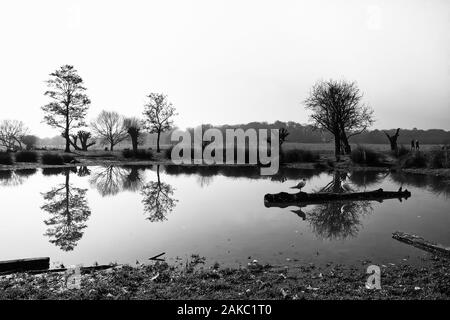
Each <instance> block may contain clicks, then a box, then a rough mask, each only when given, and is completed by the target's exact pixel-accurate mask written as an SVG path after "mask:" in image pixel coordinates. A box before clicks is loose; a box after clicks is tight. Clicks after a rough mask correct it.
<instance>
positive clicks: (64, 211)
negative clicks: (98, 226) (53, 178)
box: [41, 170, 91, 251]
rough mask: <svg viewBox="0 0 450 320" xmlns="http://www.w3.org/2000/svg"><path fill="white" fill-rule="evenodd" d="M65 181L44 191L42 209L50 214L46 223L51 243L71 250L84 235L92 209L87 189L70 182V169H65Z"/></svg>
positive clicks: (65, 249) (62, 248) (47, 234)
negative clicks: (88, 200) (74, 185)
mask: <svg viewBox="0 0 450 320" xmlns="http://www.w3.org/2000/svg"><path fill="white" fill-rule="evenodd" d="M65 176H66V180H65V183H63V184H61V185H59V186H57V187H54V188H53V189H52V190H50V191H48V192H46V193H43V194H42V196H43V197H44V201H45V204H44V205H43V206H42V207H41V209H42V210H44V211H47V212H48V213H49V214H50V218H49V219H47V220H45V221H44V223H45V224H46V225H47V226H49V229H47V232H46V233H45V235H46V236H48V237H50V243H53V244H55V245H56V246H58V247H59V248H61V250H64V251H71V250H73V249H74V248H75V246H76V244H77V242H78V241H79V240H80V239H81V237H82V236H83V229H85V228H86V224H85V223H86V221H87V219H88V218H89V216H90V215H91V210H90V208H89V206H88V203H87V200H86V192H87V189H80V188H75V187H73V186H72V185H71V184H70V182H69V178H70V171H69V170H66V171H65Z"/></svg>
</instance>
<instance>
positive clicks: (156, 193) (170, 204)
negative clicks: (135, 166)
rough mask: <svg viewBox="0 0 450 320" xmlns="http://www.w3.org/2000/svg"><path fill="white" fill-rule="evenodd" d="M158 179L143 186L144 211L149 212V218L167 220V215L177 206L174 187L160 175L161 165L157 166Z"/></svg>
mask: <svg viewBox="0 0 450 320" xmlns="http://www.w3.org/2000/svg"><path fill="white" fill-rule="evenodd" d="M156 175H157V177H158V181H156V182H154V181H151V182H149V183H148V184H146V185H145V186H144V187H143V188H142V191H141V193H142V195H143V196H144V199H143V200H142V203H143V204H144V211H145V212H146V213H147V214H148V218H147V219H148V220H150V221H151V222H159V221H164V220H167V215H168V214H169V213H170V212H172V210H173V209H174V208H175V205H176V202H177V201H178V200H175V199H174V198H173V192H174V189H173V187H172V186H171V185H170V184H167V183H164V182H161V179H160V176H159V165H158V166H157V168H156Z"/></svg>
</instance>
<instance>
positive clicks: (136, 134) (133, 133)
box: [123, 118, 143, 153]
mask: <svg viewBox="0 0 450 320" xmlns="http://www.w3.org/2000/svg"><path fill="white" fill-rule="evenodd" d="M123 124H124V126H125V128H126V130H127V133H128V135H129V136H130V139H131V144H132V146H133V152H134V153H136V152H137V150H138V145H139V143H140V138H141V134H142V127H143V124H142V121H141V120H139V119H138V118H126V119H125V120H124V121H123Z"/></svg>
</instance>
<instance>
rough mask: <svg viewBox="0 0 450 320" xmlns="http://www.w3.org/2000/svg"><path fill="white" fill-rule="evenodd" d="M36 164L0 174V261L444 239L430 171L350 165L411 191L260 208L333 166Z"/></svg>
mask: <svg viewBox="0 0 450 320" xmlns="http://www.w3.org/2000/svg"><path fill="white" fill-rule="evenodd" d="M224 170H225V171H224ZM166 171H167V172H166ZM44 173H45V175H43V174H42V173H41V170H39V171H38V172H37V173H35V172H34V171H27V172H15V173H14V172H13V173H11V172H9V173H8V172H1V173H0V197H1V199H2V212H1V214H0V219H1V220H0V255H1V256H0V260H7V259H17V258H26V257H39V256H49V257H50V258H51V261H52V262H63V263H64V264H68V265H70V264H78V263H83V264H85V265H88V264H92V263H94V262H99V263H109V262H114V261H117V262H119V263H134V262H135V261H136V260H139V261H146V260H147V259H148V258H149V257H151V256H153V255H156V254H159V253H161V252H166V253H167V254H166V257H167V258H169V259H174V258H175V257H177V256H179V257H181V258H186V257H187V256H189V255H190V254H192V253H198V254H200V255H202V256H205V257H207V259H208V260H209V261H210V262H213V261H216V260H217V261H219V262H224V263H227V264H235V263H246V262H247V261H248V258H249V257H252V259H255V258H256V259H258V260H260V261H262V262H264V263H272V264H281V263H283V264H284V263H287V262H286V260H287V259H290V260H291V261H294V260H299V261H301V262H329V261H338V262H355V261H357V260H363V259H370V260H372V261H373V262H374V263H379V264H383V263H389V262H394V263H396V262H399V261H402V260H403V259H404V258H407V257H408V256H410V258H411V259H412V260H413V261H418V259H417V257H420V256H423V255H424V253H423V252H422V251H420V250H418V249H415V248H412V247H410V246H407V245H405V244H402V243H399V242H397V241H396V240H393V239H392V238H391V234H392V232H394V231H397V230H398V231H404V232H410V233H415V234H418V235H421V236H423V237H424V238H426V239H428V240H432V241H436V242H440V243H442V244H444V245H449V243H450V233H449V232H448V229H449V227H450V215H449V214H448V205H449V199H448V195H449V194H450V192H449V191H450V188H449V185H448V184H446V183H445V182H443V181H442V180H441V179H439V178H436V177H427V176H419V175H400V174H381V173H356V174H353V175H351V176H350V181H351V182H352V187H353V188H355V189H356V190H365V189H367V190H373V189H377V188H379V187H382V188H384V189H385V190H397V189H398V188H399V187H400V185H402V184H403V188H408V189H409V190H410V191H411V192H412V197H411V198H410V199H408V200H403V201H402V202H400V201H399V200H397V199H394V200H385V201H384V202H382V203H380V202H370V203H363V202H358V203H351V202H350V203H349V202H345V203H331V204H322V205H312V206H306V207H303V208H298V207H288V208H284V209H282V208H266V207H265V206H264V201H263V198H264V195H265V194H266V193H278V192H281V191H286V192H295V190H292V189H290V187H291V186H293V185H294V184H296V183H297V182H298V180H299V179H301V178H303V177H306V178H307V179H309V180H308V182H307V185H306V187H305V188H304V191H307V192H311V191H317V190H320V189H321V188H323V187H325V186H327V185H328V184H329V183H330V182H332V181H333V179H335V178H336V177H335V176H333V175H332V174H328V173H321V174H319V173H315V172H313V171H299V170H293V169H291V170H286V171H285V172H284V173H283V174H280V175H278V176H277V177H265V178H262V177H259V175H258V171H257V170H253V169H247V170H239V169H236V168H230V169H219V168H211V167H207V168H204V169H202V170H201V172H200V173H201V174H198V170H195V169H192V168H177V167H171V168H167V169H164V168H161V169H160V170H159V178H158V172H157V170H156V169H155V168H153V169H152V170H150V169H147V170H145V169H143V168H139V169H136V168H135V169H131V167H130V168H102V167H95V168H91V169H90V170H79V171H78V172H77V173H74V172H70V174H69V173H61V172H59V174H58V172H57V171H56V172H51V171H46V172H44ZM67 178H69V179H67ZM66 182H68V184H66ZM67 185H68V186H69V188H66V186H67ZM59 187H61V188H59ZM52 190H58V191H59V192H61V194H59V195H58V197H59V198H52V196H53V194H50V197H49V192H50V193H51V191H52ZM83 190H86V191H85V192H83ZM66 192H69V193H70V195H69V197H71V198H70V199H71V201H70V202H71V204H73V203H77V204H79V205H77V206H76V207H78V209H77V208H72V209H71V210H74V211H71V212H73V215H72V216H67V214H65V213H64V212H65V208H64V206H65V205H66V204H67V203H65V202H64V201H65V200H64V199H65V198H64V194H65V193H66ZM46 195H47V197H45V196H46ZM44 197H45V199H44ZM53 200H55V201H54V203H50V205H53V206H52V207H51V208H53V209H54V210H56V211H57V212H60V214H51V213H50V212H51V210H50V209H49V206H48V205H49V203H48V202H49V201H50V202H51V201H53ZM46 204H47V206H46V207H43V206H44V205H46ZM81 205H85V206H86V208H85V209H86V210H88V211H89V212H90V214H87V213H88V211H86V210H80V209H79V207H80V206H81ZM53 209H52V210H53ZM58 210H59V211H58ZM49 221H50V223H49ZM46 223H47V225H46ZM68 225H69V226H68ZM77 226H79V228H78V229H77ZM50 229H51V230H53V232H49V230H50ZM45 234H47V235H45ZM70 235H73V239H72V240H73V243H71V242H70V241H69V240H71V239H69V238H70ZM55 239H56V240H58V239H59V240H60V241H55ZM61 239H62V240H61ZM72 248H73V250H70V249H72ZM62 249H65V250H68V251H64V250H62Z"/></svg>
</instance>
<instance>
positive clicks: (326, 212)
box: [306, 201, 373, 240]
mask: <svg viewBox="0 0 450 320" xmlns="http://www.w3.org/2000/svg"><path fill="white" fill-rule="evenodd" d="M372 211H373V208H372V206H371V204H370V202H369V201H355V202H351V201H332V202H327V203H324V204H321V205H318V206H316V207H315V208H314V209H313V210H312V211H311V212H309V213H308V215H307V218H306V219H307V220H308V221H309V223H310V225H311V227H312V229H313V232H314V233H316V234H317V235H318V236H320V237H322V238H326V239H330V240H338V239H346V238H348V237H354V236H356V235H357V234H358V231H359V228H360V226H361V222H360V217H361V216H364V215H367V214H370V213H371V212H372Z"/></svg>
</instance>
